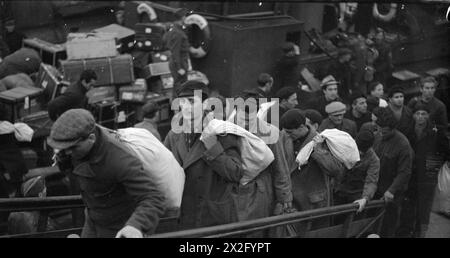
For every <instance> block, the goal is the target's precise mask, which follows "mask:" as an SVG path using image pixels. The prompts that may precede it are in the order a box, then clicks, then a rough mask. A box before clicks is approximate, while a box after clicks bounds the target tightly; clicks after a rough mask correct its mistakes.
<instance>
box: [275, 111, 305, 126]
mask: <svg viewBox="0 0 450 258" xmlns="http://www.w3.org/2000/svg"><path fill="white" fill-rule="evenodd" d="M280 122H281V128H283V129H297V128H299V127H300V126H301V125H304V124H305V123H306V118H305V116H304V115H303V112H302V111H301V110H300V109H297V108H294V109H290V110H288V111H286V113H284V114H283V116H281V120H280Z"/></svg>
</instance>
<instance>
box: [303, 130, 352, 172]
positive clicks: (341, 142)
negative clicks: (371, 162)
mask: <svg viewBox="0 0 450 258" xmlns="http://www.w3.org/2000/svg"><path fill="white" fill-rule="evenodd" d="M320 135H321V136H323V137H324V138H325V142H326V143H327V146H328V148H329V149H330V151H331V154H332V155H333V156H334V157H335V158H336V159H338V160H339V161H340V162H341V163H343V164H344V165H345V167H346V168H347V169H351V168H353V167H354V166H355V164H356V162H358V161H359V160H360V157H359V150H358V146H357V145H356V142H355V140H353V138H352V137H351V136H350V134H348V133H346V132H344V131H341V130H338V129H326V130H324V131H323V132H322V133H320ZM314 146H315V142H314V141H311V142H309V143H308V144H306V145H305V146H304V147H303V148H302V149H301V150H300V151H299V153H298V155H297V158H296V159H295V161H296V162H297V164H299V167H301V166H303V165H305V164H307V163H308V160H309V157H310V156H311V153H312V151H313V149H314Z"/></svg>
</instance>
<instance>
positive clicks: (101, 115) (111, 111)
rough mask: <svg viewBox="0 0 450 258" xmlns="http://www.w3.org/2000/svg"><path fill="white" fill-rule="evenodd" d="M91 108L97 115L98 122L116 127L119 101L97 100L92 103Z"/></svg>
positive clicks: (109, 126) (111, 127) (105, 125)
mask: <svg viewBox="0 0 450 258" xmlns="http://www.w3.org/2000/svg"><path fill="white" fill-rule="evenodd" d="M90 110H91V113H92V114H93V115H94V117H95V121H96V123H98V124H99V125H101V126H104V127H107V128H110V129H115V127H116V120H117V116H118V112H117V103H116V102H115V101H105V102H97V103H95V104H93V105H91V108H90Z"/></svg>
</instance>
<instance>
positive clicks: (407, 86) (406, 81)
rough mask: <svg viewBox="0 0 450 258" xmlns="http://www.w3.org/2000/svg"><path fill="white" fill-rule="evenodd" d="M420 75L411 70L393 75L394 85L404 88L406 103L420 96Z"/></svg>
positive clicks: (396, 72)
mask: <svg viewBox="0 0 450 258" xmlns="http://www.w3.org/2000/svg"><path fill="white" fill-rule="evenodd" d="M420 78H421V77H420V75H419V74H416V73H414V72H411V71H409V70H401V71H395V72H393V73H392V85H397V86H400V87H402V88H403V90H404V92H405V103H407V101H409V99H411V98H412V97H414V96H417V95H419V94H420Z"/></svg>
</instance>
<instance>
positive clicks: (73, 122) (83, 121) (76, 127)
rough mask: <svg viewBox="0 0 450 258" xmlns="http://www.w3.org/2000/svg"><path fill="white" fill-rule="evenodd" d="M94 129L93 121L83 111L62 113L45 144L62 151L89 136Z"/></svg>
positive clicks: (88, 113) (89, 115) (88, 114)
mask: <svg viewBox="0 0 450 258" xmlns="http://www.w3.org/2000/svg"><path fill="white" fill-rule="evenodd" d="M94 129H95V119H94V117H93V116H92V114H91V113H90V112H89V111H87V110H85V109H71V110H68V111H66V112H64V113H63V114H62V115H61V116H60V117H59V118H58V119H57V120H56V121H55V123H54V124H53V126H52V130H51V132H50V136H49V137H48V138H47V143H48V144H49V145H50V146H51V147H52V148H54V149H57V150H64V149H67V148H70V147H72V146H73V145H75V144H77V143H78V142H79V141H80V140H81V139H83V138H85V137H87V136H89V134H91V133H92V132H93V131H94Z"/></svg>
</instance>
